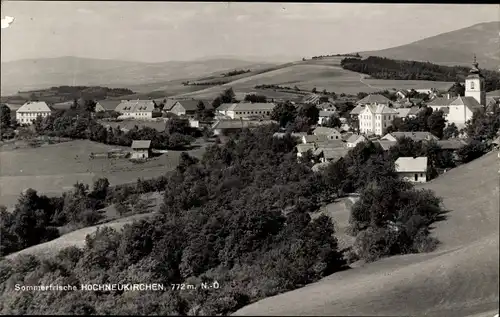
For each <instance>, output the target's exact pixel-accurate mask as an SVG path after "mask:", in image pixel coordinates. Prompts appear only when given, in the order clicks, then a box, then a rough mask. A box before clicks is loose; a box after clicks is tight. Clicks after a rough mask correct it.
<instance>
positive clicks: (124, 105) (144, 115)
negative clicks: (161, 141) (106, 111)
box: [115, 99, 155, 119]
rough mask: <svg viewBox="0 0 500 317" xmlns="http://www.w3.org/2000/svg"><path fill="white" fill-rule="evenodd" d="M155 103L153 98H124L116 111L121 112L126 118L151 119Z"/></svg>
mask: <svg viewBox="0 0 500 317" xmlns="http://www.w3.org/2000/svg"><path fill="white" fill-rule="evenodd" d="M154 110H155V103H154V102H153V100H139V99H138V100H122V101H121V102H120V103H119V104H118V106H116V109H115V111H116V112H118V113H120V114H121V115H122V117H124V118H133V119H151V118H153V111H154Z"/></svg>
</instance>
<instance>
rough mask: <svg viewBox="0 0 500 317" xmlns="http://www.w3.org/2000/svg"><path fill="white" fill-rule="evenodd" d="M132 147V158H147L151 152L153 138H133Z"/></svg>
mask: <svg viewBox="0 0 500 317" xmlns="http://www.w3.org/2000/svg"><path fill="white" fill-rule="evenodd" d="M131 148H132V152H131V153H130V158H131V159H135V160H140V159H147V158H148V157H149V155H150V153H151V140H133V141H132V146H131Z"/></svg>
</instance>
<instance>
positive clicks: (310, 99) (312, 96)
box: [302, 94, 321, 103]
mask: <svg viewBox="0 0 500 317" xmlns="http://www.w3.org/2000/svg"><path fill="white" fill-rule="evenodd" d="M320 98H321V96H320V95H317V94H310V95H307V96H305V97H304V99H302V102H303V103H317V102H319V99H320Z"/></svg>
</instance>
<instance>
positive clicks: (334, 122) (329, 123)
mask: <svg viewBox="0 0 500 317" xmlns="http://www.w3.org/2000/svg"><path fill="white" fill-rule="evenodd" d="M323 125H324V126H325V127H329V128H340V127H341V126H342V121H340V118H339V117H338V116H336V115H331V116H330V117H329V118H328V120H326V122H325V124H323Z"/></svg>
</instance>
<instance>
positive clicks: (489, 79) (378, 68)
mask: <svg viewBox="0 0 500 317" xmlns="http://www.w3.org/2000/svg"><path fill="white" fill-rule="evenodd" d="M340 65H341V66H342V68H343V69H347V70H351V71H355V72H358V73H363V74H367V75H370V76H371V77H372V78H376V79H398V80H432V81H459V82H463V81H464V80H465V77H467V75H468V74H469V70H470V68H468V67H463V66H441V65H436V64H433V63H429V62H416V61H403V60H395V59H389V58H383V57H377V56H370V57H368V58H366V59H360V58H344V59H343V60H342V61H341V62H340ZM479 66H481V65H479ZM481 73H482V74H483V75H484V77H485V80H486V91H493V90H497V89H500V72H496V71H491V70H487V69H481Z"/></svg>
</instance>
